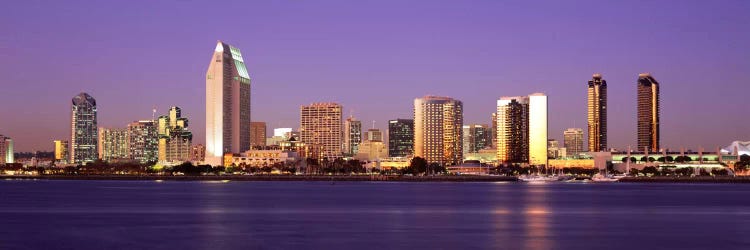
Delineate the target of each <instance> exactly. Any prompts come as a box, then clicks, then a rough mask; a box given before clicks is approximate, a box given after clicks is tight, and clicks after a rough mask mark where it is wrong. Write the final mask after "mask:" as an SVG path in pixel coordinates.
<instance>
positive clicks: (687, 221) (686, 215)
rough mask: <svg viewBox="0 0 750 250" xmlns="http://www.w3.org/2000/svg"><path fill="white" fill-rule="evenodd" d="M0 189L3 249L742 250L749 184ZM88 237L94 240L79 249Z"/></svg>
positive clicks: (15, 185)
mask: <svg viewBox="0 0 750 250" xmlns="http://www.w3.org/2000/svg"><path fill="white" fill-rule="evenodd" d="M0 190H2V192H0V201H2V204H1V205H0V225H2V226H1V227H0V249H14V248H28V246H29V244H32V245H31V246H32V247H35V248H74V249H82V248H83V249H87V248H88V249H107V248H113V247H116V246H119V247H122V246H123V245H122V244H126V246H127V248H131V249H137V248H151V247H150V246H154V245H155V244H160V243H163V242H170V244H169V245H168V247H165V249H173V248H182V249H211V248H214V249H226V248H333V249H351V248H365V249H384V248H417V249H419V248H449V249H466V248H494V249H553V248H599V249H601V248H611V249H633V248H644V247H645V248H660V247H667V246H668V247H675V246H676V247H681V248H686V249H690V248H698V249H701V248H703V249H705V248H709V249H731V248H736V247H741V246H746V245H748V244H750V241H748V240H747V237H744V236H746V235H748V234H750V204H749V203H750V202H748V199H745V198H743V196H742V195H740V194H748V193H750V186H748V185H632V184H614V183H613V184H602V185H566V184H551V185H526V184H520V183H511V184H497V183H361V182H360V183H357V182H353V183H337V185H329V184H328V183H316V182H229V183H204V182H167V181H165V182H161V183H156V182H137V181H133V182H118V181H114V182H112V181H90V182H77V181H62V182H58V181H44V182H22V181H19V182H13V181H5V182H1V183H0ZM727 194H731V195H727ZM634 232H638V233H637V234H634ZM37 234H44V235H45V237H43V238H42V239H37V238H36V237H33V235H37ZM691 234H697V235H702V238H703V239H711V241H704V240H700V238H686V237H685V235H691ZM153 235H159V237H156V238H155V237H152V236H153ZM86 238H92V239H96V240H97V241H96V242H95V243H91V244H87V245H79V244H77V243H76V242H78V241H76V240H83V239H86ZM625 239H627V240H625ZM665 242H669V244H667V243H665ZM706 242H714V244H723V245H706V244H707V243H706ZM615 243H617V244H615ZM34 244H35V245H34ZM675 244H676V245H675Z"/></svg>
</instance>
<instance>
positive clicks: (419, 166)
mask: <svg viewBox="0 0 750 250" xmlns="http://www.w3.org/2000/svg"><path fill="white" fill-rule="evenodd" d="M409 169H410V170H411V172H412V173H413V174H414V175H418V174H421V173H425V172H427V161H426V160H425V159H424V158H422V157H419V156H416V157H414V158H412V159H411V162H409Z"/></svg>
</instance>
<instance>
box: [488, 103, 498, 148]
mask: <svg viewBox="0 0 750 250" xmlns="http://www.w3.org/2000/svg"><path fill="white" fill-rule="evenodd" d="M490 146H491V147H492V148H495V149H496V148H497V111H495V112H492V145H490Z"/></svg>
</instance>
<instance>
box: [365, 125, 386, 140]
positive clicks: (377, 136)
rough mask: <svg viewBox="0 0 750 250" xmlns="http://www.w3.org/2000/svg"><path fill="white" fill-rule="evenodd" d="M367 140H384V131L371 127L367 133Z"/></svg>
mask: <svg viewBox="0 0 750 250" xmlns="http://www.w3.org/2000/svg"><path fill="white" fill-rule="evenodd" d="M365 140H367V141H383V132H382V131H380V129H376V128H371V129H368V130H367V132H366V133H365Z"/></svg>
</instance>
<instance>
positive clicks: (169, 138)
mask: <svg viewBox="0 0 750 250" xmlns="http://www.w3.org/2000/svg"><path fill="white" fill-rule="evenodd" d="M157 123H158V125H157V127H158V129H157V134H158V138H159V141H158V161H159V162H160V163H164V164H180V163H183V162H186V161H190V160H191V159H192V156H191V155H192V153H191V150H192V149H193V148H192V144H193V133H192V132H190V130H188V119H187V118H185V117H182V109H180V108H179V107H171V108H170V109H169V114H168V115H163V116H159V120H158V122H157Z"/></svg>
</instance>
